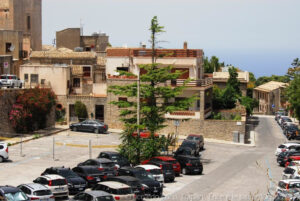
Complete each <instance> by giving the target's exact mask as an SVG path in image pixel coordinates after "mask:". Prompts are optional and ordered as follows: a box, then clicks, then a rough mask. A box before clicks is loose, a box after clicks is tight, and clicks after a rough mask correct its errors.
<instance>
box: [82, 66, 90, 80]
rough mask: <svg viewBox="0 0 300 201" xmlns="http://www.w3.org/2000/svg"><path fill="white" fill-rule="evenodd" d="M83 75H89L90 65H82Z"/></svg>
mask: <svg viewBox="0 0 300 201" xmlns="http://www.w3.org/2000/svg"><path fill="white" fill-rule="evenodd" d="M83 76H84V77H91V67H90V66H84V67H83Z"/></svg>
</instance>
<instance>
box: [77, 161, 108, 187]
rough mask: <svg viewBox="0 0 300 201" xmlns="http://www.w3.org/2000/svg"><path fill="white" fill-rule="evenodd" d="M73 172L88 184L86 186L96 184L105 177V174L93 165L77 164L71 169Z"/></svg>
mask: <svg viewBox="0 0 300 201" xmlns="http://www.w3.org/2000/svg"><path fill="white" fill-rule="evenodd" d="M72 171H73V172H75V173H76V174H78V175H79V176H80V177H81V178H83V179H84V180H85V181H86V182H87V183H88V184H87V186H88V187H92V186H94V185H96V184H97V183H98V182H100V181H104V180H106V179H107V175H105V174H103V171H101V170H99V169H98V168H97V167H95V166H78V167H74V168H73V169H72Z"/></svg>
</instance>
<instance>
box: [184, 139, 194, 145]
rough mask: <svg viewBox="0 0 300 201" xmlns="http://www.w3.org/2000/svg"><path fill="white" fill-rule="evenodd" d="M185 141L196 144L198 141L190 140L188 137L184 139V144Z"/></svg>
mask: <svg viewBox="0 0 300 201" xmlns="http://www.w3.org/2000/svg"><path fill="white" fill-rule="evenodd" d="M183 143H191V144H196V142H195V141H194V140H188V139H185V140H183V142H182V144H183Z"/></svg>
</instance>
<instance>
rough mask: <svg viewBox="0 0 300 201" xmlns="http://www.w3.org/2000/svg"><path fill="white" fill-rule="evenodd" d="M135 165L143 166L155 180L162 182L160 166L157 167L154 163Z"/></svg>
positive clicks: (162, 176)
mask: <svg viewBox="0 0 300 201" xmlns="http://www.w3.org/2000/svg"><path fill="white" fill-rule="evenodd" d="M135 167H136V168H137V167H139V168H143V169H144V170H146V171H147V172H150V173H151V174H152V175H153V177H154V179H155V180H156V181H159V182H161V183H163V182H164V175H163V173H162V170H161V169H160V167H158V166H156V165H138V166H135Z"/></svg>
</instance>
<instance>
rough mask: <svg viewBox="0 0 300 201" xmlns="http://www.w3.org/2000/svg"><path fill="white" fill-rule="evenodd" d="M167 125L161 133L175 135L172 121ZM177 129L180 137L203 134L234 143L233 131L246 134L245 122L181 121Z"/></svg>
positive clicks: (205, 136) (206, 136)
mask: <svg viewBox="0 0 300 201" xmlns="http://www.w3.org/2000/svg"><path fill="white" fill-rule="evenodd" d="M238 124H239V125H238ZM165 125H167V127H165V128H164V129H162V130H161V131H160V133H164V134H168V133H175V130H176V128H175V126H174V123H173V121H172V120H168V121H167V122H166V123H165ZM177 129H178V133H179V134H180V135H189V134H201V135H203V136H204V138H213V139H218V140H226V141H233V134H232V132H233V131H239V132H240V133H242V134H245V121H233V120H194V119H190V120H188V121H181V122H180V125H179V126H178V128H177Z"/></svg>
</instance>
